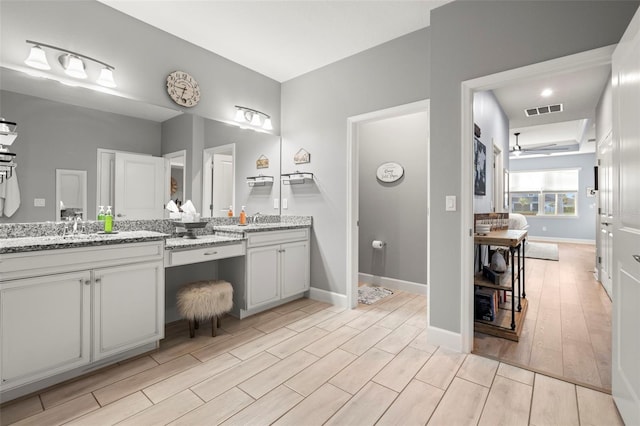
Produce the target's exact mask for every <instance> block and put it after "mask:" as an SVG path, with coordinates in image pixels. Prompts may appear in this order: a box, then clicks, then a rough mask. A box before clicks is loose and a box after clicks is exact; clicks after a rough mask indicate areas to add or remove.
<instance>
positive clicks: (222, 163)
mask: <svg viewBox="0 0 640 426" xmlns="http://www.w3.org/2000/svg"><path fill="white" fill-rule="evenodd" d="M235 152H236V145H235V144H233V143H232V144H228V145H221V146H217V147H214V148H207V149H205V150H204V152H203V156H202V216H203V217H224V216H227V214H228V212H229V210H231V211H232V212H234V213H235V193H236V191H235V181H236V180H235V169H236V168H235Z"/></svg>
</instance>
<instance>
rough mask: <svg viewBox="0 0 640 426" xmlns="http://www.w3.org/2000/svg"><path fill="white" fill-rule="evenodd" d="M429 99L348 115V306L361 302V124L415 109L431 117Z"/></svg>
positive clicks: (428, 137) (414, 111) (428, 140)
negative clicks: (359, 267)
mask: <svg viewBox="0 0 640 426" xmlns="http://www.w3.org/2000/svg"><path fill="white" fill-rule="evenodd" d="M430 105H431V103H430V100H429V99H425V100H422V101H416V102H412V103H409V104H404V105H399V106H395V107H391V108H386V109H382V110H378V111H372V112H368V113H365V114H360V115H356V116H353V117H348V118H347V206H346V207H347V229H346V231H347V233H346V235H347V268H346V269H347V270H346V281H345V282H346V289H345V290H346V301H345V302H346V306H345V307H346V308H348V309H351V308H355V307H356V306H357V304H358V217H359V212H358V203H359V199H360V196H359V183H358V174H359V164H358V163H359V161H358V158H359V156H358V154H359V152H360V151H359V149H360V147H359V142H358V127H359V126H360V125H361V124H364V123H366V122H371V121H378V120H383V119H386V118H393V117H399V116H403V115H408V114H413V113H416V112H425V111H426V112H427V116H430ZM430 133H431V132H430V131H429V132H428V134H427V161H426V162H425V167H427V176H428V175H429V161H428V160H429V155H430V140H431V138H430ZM429 182H430V180H429V179H427V253H429V250H430V243H429V235H431V234H430V219H429V214H428V212H429V206H430V205H431V202H430V199H429V194H430V193H431V191H430V183H429ZM429 261H430V259H429V256H427V259H426V262H427V297H428V294H429V293H428V292H429V288H430V287H429V281H430V279H429V278H430V275H429V274H430V270H431V269H430V268H429Z"/></svg>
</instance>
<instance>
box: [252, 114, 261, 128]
mask: <svg viewBox="0 0 640 426" xmlns="http://www.w3.org/2000/svg"><path fill="white" fill-rule="evenodd" d="M251 125H252V126H260V125H262V123H261V122H260V114H258V113H256V112H254V113H253V117H252V118H251Z"/></svg>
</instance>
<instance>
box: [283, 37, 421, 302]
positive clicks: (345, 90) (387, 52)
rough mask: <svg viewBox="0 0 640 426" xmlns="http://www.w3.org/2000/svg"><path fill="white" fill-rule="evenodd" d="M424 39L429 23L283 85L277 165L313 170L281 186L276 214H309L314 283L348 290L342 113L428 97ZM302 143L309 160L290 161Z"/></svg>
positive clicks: (288, 169)
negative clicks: (308, 178) (305, 180)
mask: <svg viewBox="0 0 640 426" xmlns="http://www.w3.org/2000/svg"><path fill="white" fill-rule="evenodd" d="M429 40H430V30H429V29H424V30H420V31H416V32H414V33H411V34H408V35H406V36H404V37H400V38H398V39H395V40H392V41H390V42H388V43H385V44H382V45H380V46H377V47H375V48H373V49H370V50H367V51H365V52H362V53H360V54H357V55H354V56H351V57H349V58H346V59H344V60H342V61H339V62H336V63H334V64H331V65H328V66H326V67H324V68H321V69H319V70H316V71H313V72H311V73H308V74H305V75H303V76H300V77H298V78H295V79H292V80H289V81H287V82H285V83H283V85H282V116H283V117H286V120H284V121H283V127H282V134H283V140H282V151H283V155H282V170H283V172H292V171H295V170H297V169H299V170H301V171H310V172H312V173H314V174H315V177H316V179H315V182H314V183H312V184H305V185H291V186H286V185H283V187H282V198H283V199H285V198H286V199H287V200H288V204H289V208H288V209H287V210H283V211H282V213H283V214H299V215H313V238H312V244H311V285H312V286H313V287H315V288H319V289H322V290H327V291H332V292H335V293H339V294H346V265H347V258H346V232H347V229H346V210H345V205H346V202H347V187H346V180H347V176H346V170H347V164H346V156H347V148H346V140H347V118H348V117H351V116H355V115H358V114H362V113H365V112H370V111H377V110H381V109H384V108H389V107H392V106H396V105H403V104H407V103H410V102H415V101H418V100H423V99H427V98H429V89H428V87H429V73H430V69H429V61H428V58H429ZM300 148H305V149H306V150H307V151H308V152H310V153H311V163H309V164H304V165H295V164H294V163H293V156H294V154H295V153H296V152H297V151H298V150H299V149H300ZM425 161H426V159H425ZM416 261H420V260H416Z"/></svg>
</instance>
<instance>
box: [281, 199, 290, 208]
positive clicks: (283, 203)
mask: <svg viewBox="0 0 640 426" xmlns="http://www.w3.org/2000/svg"><path fill="white" fill-rule="evenodd" d="M282 208H283V209H288V208H289V203H287V199H286V198H283V199H282Z"/></svg>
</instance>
